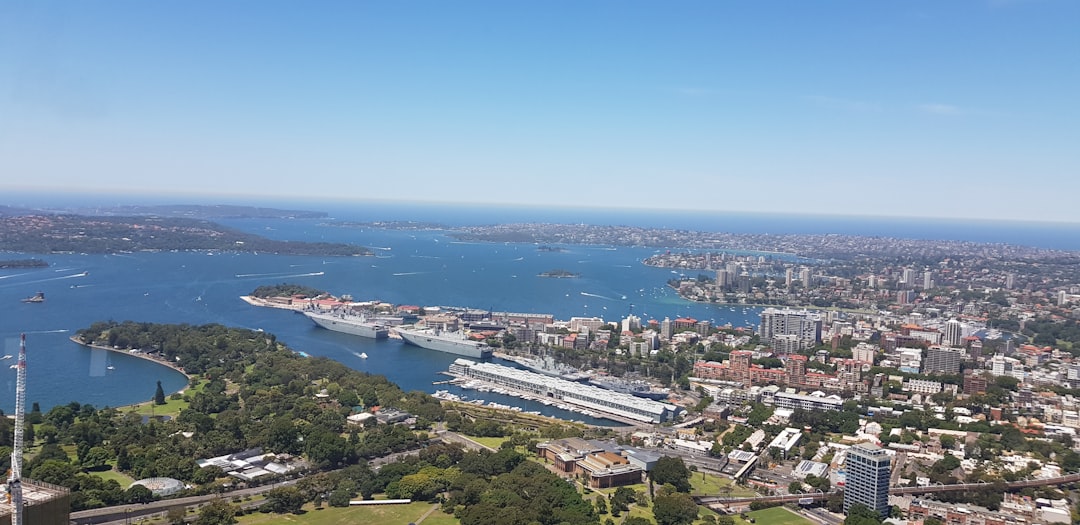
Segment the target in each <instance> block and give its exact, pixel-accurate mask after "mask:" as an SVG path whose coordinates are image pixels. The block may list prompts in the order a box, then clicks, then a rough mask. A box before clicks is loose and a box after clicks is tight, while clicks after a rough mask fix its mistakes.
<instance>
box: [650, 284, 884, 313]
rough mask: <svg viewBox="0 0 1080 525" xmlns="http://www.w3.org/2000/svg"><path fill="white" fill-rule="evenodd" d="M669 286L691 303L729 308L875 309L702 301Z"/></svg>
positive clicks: (839, 310) (857, 310)
mask: <svg viewBox="0 0 1080 525" xmlns="http://www.w3.org/2000/svg"><path fill="white" fill-rule="evenodd" d="M668 288H671V289H672V290H675V295H677V296H679V299H682V300H684V301H690V302H691V303H696V304H711V305H715V306H727V307H729V308H730V307H732V306H742V307H745V308H789V309H791V310H817V311H822V312H826V311H830V310H835V311H838V312H847V313H854V314H873V313H874V311H873V310H859V309H856V308H836V307H831V306H813V305H810V306H791V305H780V304H758V303H728V302H720V301H716V302H714V301H701V300H698V299H691V298H690V297H687V296H685V295H683V294H681V293H678V292H679V289H678V288H676V287H674V286H671V284H668Z"/></svg>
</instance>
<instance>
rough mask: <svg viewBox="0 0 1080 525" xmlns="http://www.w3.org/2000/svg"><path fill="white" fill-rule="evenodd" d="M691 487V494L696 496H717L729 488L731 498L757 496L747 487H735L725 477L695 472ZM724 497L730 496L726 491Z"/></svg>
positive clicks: (691, 479) (691, 477)
mask: <svg viewBox="0 0 1080 525" xmlns="http://www.w3.org/2000/svg"><path fill="white" fill-rule="evenodd" d="M690 486H691V487H692V488H691V490H690V492H692V493H694V494H707V495H709V496H716V495H718V494H720V493H721V490H722V489H726V488H728V487H730V488H731V492H730V496H733V497H736V496H756V495H757V493H756V492H754V491H753V490H750V489H748V488H746V487H740V486H739V485H735V483H734V482H733V481H731V479H729V478H725V477H723V476H717V475H715V474H706V473H702V472H694V473H693V474H692V475H691V476H690ZM723 495H724V496H728V495H729V494H728V492H726V490H725V491H724V492H723Z"/></svg>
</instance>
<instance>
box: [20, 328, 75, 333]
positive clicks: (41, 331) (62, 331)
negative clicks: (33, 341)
mask: <svg viewBox="0 0 1080 525" xmlns="http://www.w3.org/2000/svg"><path fill="white" fill-rule="evenodd" d="M70 331H71V330H68V329H66V328H61V329H59V330H35V331H33V332H26V333H28V334H63V333H66V332H70Z"/></svg>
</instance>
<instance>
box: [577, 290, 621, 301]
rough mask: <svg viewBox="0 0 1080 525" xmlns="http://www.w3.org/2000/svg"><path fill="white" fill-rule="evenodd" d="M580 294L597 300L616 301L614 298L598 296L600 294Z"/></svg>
mask: <svg viewBox="0 0 1080 525" xmlns="http://www.w3.org/2000/svg"><path fill="white" fill-rule="evenodd" d="M580 293H581V295H584V296H585V297H596V298H599V299H607V300H608V301H614V300H615V299H614V298H611V297H607V296H603V295H598V294H594V293H589V292H580Z"/></svg>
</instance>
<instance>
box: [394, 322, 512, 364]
mask: <svg viewBox="0 0 1080 525" xmlns="http://www.w3.org/2000/svg"><path fill="white" fill-rule="evenodd" d="M397 333H398V334H399V335H400V336H401V338H402V339H404V340H405V342H406V343H409V344H411V345H414V346H419V347H420V348H427V349H428V350H437V351H439V352H446V353H448V354H457V355H463V356H467V357H472V358H476V359H483V358H488V357H491V352H492V349H491V347H490V346H488V345H487V343H484V342H483V341H474V340H472V339H469V336H468V334H466V333H465V332H442V331H439V330H408V329H404V328H399V329H398V330H397Z"/></svg>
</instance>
